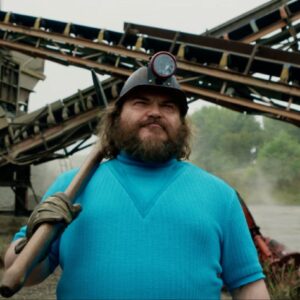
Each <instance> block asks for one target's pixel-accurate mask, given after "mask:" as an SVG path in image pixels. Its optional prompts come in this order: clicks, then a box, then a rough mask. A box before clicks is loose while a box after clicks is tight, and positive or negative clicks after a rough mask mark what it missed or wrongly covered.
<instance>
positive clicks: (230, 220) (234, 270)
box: [221, 192, 265, 291]
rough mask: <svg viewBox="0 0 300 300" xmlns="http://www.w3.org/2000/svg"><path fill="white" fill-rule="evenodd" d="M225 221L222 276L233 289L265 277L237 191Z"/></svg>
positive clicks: (230, 288)
mask: <svg viewBox="0 0 300 300" xmlns="http://www.w3.org/2000/svg"><path fill="white" fill-rule="evenodd" d="M231 200H232V201H231V204H230V209H229V210H228V213H227V216H226V219H225V222H224V239H223V243H222V258H221V264H222V278H223V281H224V283H225V285H226V286H227V288H228V289H229V290H230V291H231V290H233V289H235V288H238V287H240V286H243V285H245V284H248V283H251V282H254V281H257V280H259V279H262V278H264V277H265V276H264V274H263V272H262V268H261V265H260V263H259V259H258V254H257V250H256V248H255V246H254V243H253V240H252V238H251V235H250V231H249V229H248V226H247V222H246V219H245V216H244V213H243V210H242V207H241V205H240V202H239V200H238V197H237V195H236V193H235V192H233V196H232V199H231Z"/></svg>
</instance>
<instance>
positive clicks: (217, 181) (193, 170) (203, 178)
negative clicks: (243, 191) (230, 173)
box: [184, 162, 233, 193]
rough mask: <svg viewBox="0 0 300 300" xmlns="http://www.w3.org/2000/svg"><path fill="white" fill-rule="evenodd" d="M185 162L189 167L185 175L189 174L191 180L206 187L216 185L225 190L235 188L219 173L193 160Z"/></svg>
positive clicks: (228, 190)
mask: <svg viewBox="0 0 300 300" xmlns="http://www.w3.org/2000/svg"><path fill="white" fill-rule="evenodd" d="M184 164H185V168H186V169H187V171H186V172H185V176H188V177H189V180H190V181H191V182H194V183H195V184H201V185H203V186H206V187H209V186H210V187H214V188H217V189H219V190H220V191H221V190H222V191H224V192H225V191H226V192H229V193H232V192H233V188H232V187H231V186H230V185H229V184H228V183H227V182H226V181H224V180H223V179H222V178H220V177H218V176H217V175H215V174H213V173H210V172H208V171H206V170H205V169H203V168H201V167H199V166H197V165H195V164H193V163H191V162H184Z"/></svg>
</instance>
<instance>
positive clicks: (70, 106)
mask: <svg viewBox="0 0 300 300" xmlns="http://www.w3.org/2000/svg"><path fill="white" fill-rule="evenodd" d="M122 84H123V81H122V80H120V79H115V78H109V79H107V80H105V81H104V82H102V86H103V91H104V93H105V96H106V97H107V99H108V100H109V101H113V100H114V99H115V98H116V97H117V95H118V92H119V90H120V88H121V86H122ZM101 109H102V107H101V106H99V103H98V101H97V98H96V95H95V91H94V87H93V86H92V87H90V88H87V89H85V90H83V91H78V92H77V93H76V94H74V95H72V96H70V97H67V98H65V99H63V100H59V101H56V102H54V103H51V104H49V105H47V106H45V107H43V108H41V109H39V110H37V111H35V112H32V113H29V114H27V115H24V116H21V117H17V118H15V119H14V120H13V122H7V123H6V126H2V127H0V137H1V139H0V167H3V166H5V165H8V164H13V165H20V166H22V165H29V164H33V163H34V164H37V163H41V162H44V161H47V160H51V159H53V158H58V157H59V156H64V155H61V154H59V153H56V151H58V150H61V149H65V151H66V155H69V154H73V153H75V152H77V151H79V150H81V149H82V147H84V146H82V147H81V146H79V145H78V147H74V148H73V149H72V150H70V151H69V150H67V149H66V148H67V147H68V146H69V145H71V144H74V143H75V142H77V141H80V140H83V141H85V140H86V139H87V138H88V137H90V136H91V134H92V133H95V132H96V128H97V123H98V121H99V119H98V115H99V112H100V111H101Z"/></svg>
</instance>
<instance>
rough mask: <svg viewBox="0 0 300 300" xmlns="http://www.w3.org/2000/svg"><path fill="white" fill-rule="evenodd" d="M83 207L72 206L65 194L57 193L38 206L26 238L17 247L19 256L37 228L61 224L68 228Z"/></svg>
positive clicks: (32, 215)
mask: <svg viewBox="0 0 300 300" xmlns="http://www.w3.org/2000/svg"><path fill="white" fill-rule="evenodd" d="M80 211H81V206H80V205H79V204H74V205H73V204H71V203H70V200H69V198H68V196H67V195H66V194H64V193H56V194H54V195H52V196H50V197H48V198H47V199H46V200H45V201H43V202H41V203H40V204H38V205H37V206H36V207H35V209H34V210H33V212H32V214H31V215H30V217H29V219H28V221H27V229H26V237H25V238H23V239H22V240H21V241H20V242H19V243H18V244H17V245H16V247H15V252H16V254H19V253H20V252H21V251H22V250H23V248H24V247H25V246H26V244H27V243H28V241H29V239H30V238H31V237H32V235H33V234H34V232H35V231H36V230H37V228H38V227H39V226H40V225H41V224H43V223H60V224H63V228H65V227H67V226H68V224H70V223H71V222H72V221H73V220H74V219H75V218H76V217H77V215H78V214H79V212H80Z"/></svg>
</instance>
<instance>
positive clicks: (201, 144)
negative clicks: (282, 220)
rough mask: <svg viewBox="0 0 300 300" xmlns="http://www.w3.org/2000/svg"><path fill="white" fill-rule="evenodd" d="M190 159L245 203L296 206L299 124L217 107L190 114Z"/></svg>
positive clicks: (299, 174) (299, 194)
mask: <svg viewBox="0 0 300 300" xmlns="http://www.w3.org/2000/svg"><path fill="white" fill-rule="evenodd" d="M191 123H192V126H193V139H192V149H193V151H192V157H191V160H192V162H194V163H195V164H197V165H198V166H200V167H201V168H203V169H205V170H207V171H209V172H212V173H214V174H216V175H217V176H219V177H221V178H223V179H224V180H225V181H227V182H228V183H230V184H231V185H232V186H233V187H234V188H236V189H237V190H238V191H239V192H240V193H241V194H242V196H244V198H245V199H246V200H248V201H255V202H260V203H266V202H269V201H277V202H282V203H293V204H297V203H298V204H300V185H299V182H300V128H299V127H296V126H294V125H291V124H288V123H284V122H282V121H278V120H274V119H270V118H257V117H255V116H252V115H246V114H241V113H237V112H234V111H231V110H228V109H225V108H220V107H215V106H213V107H211V106H209V107H204V108H202V109H201V110H199V111H196V112H195V113H193V114H192V115H191Z"/></svg>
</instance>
